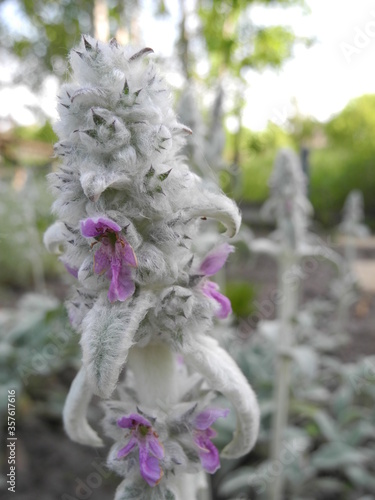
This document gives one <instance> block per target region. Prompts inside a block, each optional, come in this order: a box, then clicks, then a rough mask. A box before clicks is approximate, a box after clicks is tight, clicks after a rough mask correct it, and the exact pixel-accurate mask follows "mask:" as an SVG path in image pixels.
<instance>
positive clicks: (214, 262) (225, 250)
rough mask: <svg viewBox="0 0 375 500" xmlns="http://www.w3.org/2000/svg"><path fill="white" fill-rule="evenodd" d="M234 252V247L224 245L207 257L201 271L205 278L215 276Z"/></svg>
mask: <svg viewBox="0 0 375 500" xmlns="http://www.w3.org/2000/svg"><path fill="white" fill-rule="evenodd" d="M232 252H234V247H233V246H232V245H228V243H224V244H223V245H221V246H220V247H218V248H216V249H215V250H213V251H212V252H210V253H209V254H208V255H207V256H206V258H205V259H204V260H203V262H202V264H201V265H200V268H199V271H200V272H201V273H203V274H204V275H205V276H213V275H214V274H216V273H217V272H218V271H220V269H221V268H222V267H223V266H224V264H225V262H226V260H227V258H228V255H229V254H230V253H232Z"/></svg>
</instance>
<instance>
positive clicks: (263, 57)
mask: <svg viewBox="0 0 375 500" xmlns="http://www.w3.org/2000/svg"><path fill="white" fill-rule="evenodd" d="M253 4H257V5H259V4H262V5H264V6H265V7H267V6H269V5H275V2H270V1H269V0H257V1H255V0H199V2H198V5H199V9H198V12H199V16H200V18H201V21H202V25H203V26H202V28H203V30H202V31H203V35H204V39H205V43H206V48H207V51H208V53H209V56H210V62H211V75H212V76H214V77H218V76H219V75H221V74H222V72H223V71H224V70H227V71H229V73H231V74H232V75H234V76H237V77H239V76H241V70H243V69H249V68H253V69H263V68H265V67H267V66H270V67H280V66H281V65H282V64H283V62H284V61H285V60H286V59H288V58H289V57H290V56H291V54H292V49H293V46H294V44H295V42H296V41H298V40H299V41H303V42H305V43H308V42H309V41H308V40H306V39H301V38H298V37H296V35H295V34H294V33H293V32H292V31H291V30H290V28H288V27H287V26H269V27H265V26H256V25H254V23H253V22H252V20H251V12H250V7H251V6H252V5H253ZM277 4H278V5H281V6H283V7H292V6H296V5H299V6H304V5H305V3H304V2H303V1H302V0H279V1H278V2H277Z"/></svg>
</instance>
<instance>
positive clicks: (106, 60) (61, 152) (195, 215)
mask: <svg viewBox="0 0 375 500" xmlns="http://www.w3.org/2000/svg"><path fill="white" fill-rule="evenodd" d="M151 53H152V50H151V49H149V48H145V49H140V50H137V49H134V48H131V47H120V46H119V45H118V44H117V42H116V41H115V40H112V41H111V42H110V43H109V44H105V43H101V42H97V41H96V40H94V39H92V38H91V37H88V36H86V37H83V38H82V41H81V44H80V46H79V47H78V48H77V49H75V50H73V51H72V53H71V57H70V62H71V66H72V70H73V74H72V76H73V83H70V84H66V85H64V86H63V87H62V90H61V93H60V104H59V113H60V121H59V122H58V123H57V125H56V127H55V130H56V132H57V134H58V136H59V142H58V143H57V144H56V146H55V152H56V155H57V156H60V157H61V158H62V166H61V167H60V169H59V170H58V171H57V172H55V173H53V174H51V175H50V182H51V186H52V189H53V190H54V192H55V194H56V201H55V203H54V206H53V209H54V212H55V213H56V214H57V215H58V217H59V221H58V222H57V223H55V224H54V225H53V226H52V228H51V229H49V230H48V231H47V233H46V237H45V241H46V245H47V246H48V248H49V249H50V250H58V251H60V252H62V253H61V257H60V259H61V261H62V262H63V263H64V265H65V267H66V269H67V270H68V271H69V272H70V273H71V274H72V275H73V276H74V277H75V279H76V291H75V292H74V294H73V296H72V298H71V300H70V301H68V312H69V317H70V320H71V323H72V325H73V326H74V327H75V328H76V329H77V331H78V332H79V333H80V334H81V346H82V353H83V357H82V361H83V366H82V369H81V371H80V372H79V374H78V375H77V378H76V381H75V382H74V383H73V385H72V389H71V391H70V394H69V396H68V398H67V404H66V407H65V411H64V423H65V428H66V431H67V433H68V434H69V436H70V437H71V438H72V439H74V440H76V441H78V442H81V443H84V444H92V445H93V446H98V445H100V444H101V441H100V439H99V437H98V436H97V434H96V433H95V432H94V431H93V430H92V429H91V427H90V426H89V424H88V422H87V419H86V411H87V408H88V405H89V402H90V398H91V396H92V395H93V394H97V395H99V396H101V397H103V398H108V397H109V396H111V395H112V393H114V391H115V388H116V387H117V389H118V390H119V387H120V385H122V384H125V388H129V377H128V374H127V377H126V379H125V382H122V384H120V385H119V384H118V379H119V375H120V372H121V370H122V368H123V366H124V364H125V363H126V362H127V358H128V354H129V353H130V354H129V359H130V360H131V363H130V365H131V367H132V370H130V372H131V371H133V373H134V374H135V375H134V376H136V377H138V380H139V384H141V385H142V384H145V383H146V382H145V380H148V383H149V384H150V387H151V386H152V384H154V386H152V387H151V389H152V390H151V389H149V390H141V389H142V388H141V387H139V388H138V389H137V388H136V387H135V388H134V387H133V389H132V391H130V392H129V394H130V396H129V397H128V404H127V405H126V407H124V415H123V416H122V417H121V420H120V423H118V425H119V426H120V427H121V426H122V427H121V428H124V429H128V431H129V432H131V435H132V441H129V442H128V443H127V444H125V446H123V447H122V448H119V447H118V445H115V446H114V448H113V450H112V452H111V453H112V455H110V456H111V457H112V458H111V459H110V461H109V462H110V463H111V464H112V465H113V468H114V469H115V470H116V471H118V472H119V473H120V474H123V475H126V471H127V470H128V469H129V468H132V467H133V466H134V464H135V463H138V465H140V469H139V468H138V469H136V470H137V471H138V472H136V473H134V477H133V475H132V474H130V476H129V475H127V479H126V480H125V484H124V485H123V486H122V487H121V491H120V490H119V491H120V492H119V493H118V494H117V496H116V498H126V497H125V496H121V495H123V493H121V492H123V491H125V490H126V489H129V488H133V490H134V488H137V487H138V486H137V484H138V482H139V481H141V484H142V488H143V489H144V488H146V489H145V491H146V493H147V491H148V490H147V488H150V487H151V488H153V487H156V486H157V487H158V488H160V489H161V490H160V491H164V492H167V491H172V490H173V484H172V483H173V481H172V479H173V478H172V475H171V474H169V473H168V471H170V469H171V467H172V465H171V462H170V461H168V460H172V458H173V457H175V460H177V461H178V460H179V459H181V460H182V462H183V463H185V461H186V460H187V461H189V458H186V456H187V457H188V455H186V453H185V455H184V454H182V455H181V453H180V454H179V453H178V452H176V450H177V451H178V446H181V445H180V444H178V442H177V441H176V440H174V441H173V439H172V438H171V435H170V434H168V432H169V431H168V425H167V424H166V422H165V418H166V416H165V414H163V412H161V410H160V408H161V406H162V405H161V406H160V401H159V400H160V398H162V396H164V395H165V390H166V387H167V386H168V384H170V383H171V381H172V380H174V375H176V377H178V376H179V375H178V372H176V374H174V372H173V373H172V371H173V370H175V362H174V360H172V361H171V359H170V356H171V355H172V354H173V356H175V354H176V353H179V355H181V356H183V357H184V362H185V363H186V365H187V366H189V367H190V370H194V371H195V372H196V373H198V374H200V375H201V376H203V377H204V378H205V379H206V380H207V382H208V384H209V385H210V386H211V387H212V388H213V389H215V390H218V391H221V392H223V393H224V394H225V395H226V396H227V398H228V399H229V400H230V401H231V402H232V404H233V405H234V407H235V410H236V413H237V430H236V432H235V436H234V440H233V441H232V443H230V444H229V445H228V446H227V448H226V456H232V457H234V456H239V455H241V454H244V453H247V452H248V451H249V450H250V448H251V447H252V446H253V445H254V442H255V439H256V436H257V432H258V426H259V410H258V406H257V403H256V399H255V396H254V394H253V391H252V390H251V388H250V386H249V385H248V383H247V381H246V379H245V377H244V376H243V375H242V374H241V372H240V370H239V368H238V367H237V366H236V365H235V363H234V362H233V360H232V359H231V358H230V357H229V356H228V355H227V354H226V353H225V352H224V351H223V350H222V349H221V348H220V347H219V346H218V344H217V343H216V342H215V341H213V340H212V339H210V338H209V337H208V336H207V333H208V332H209V330H210V328H211V326H212V323H213V317H214V316H215V315H216V316H217V317H219V318H223V317H226V316H227V315H228V314H229V313H230V310H231V309H230V302H229V300H228V299H227V298H226V297H225V296H223V295H222V294H221V293H220V292H219V289H218V285H217V284H216V283H214V282H213V281H211V280H210V279H209V277H211V276H212V275H213V274H214V273H215V272H216V271H217V270H219V269H220V268H221V267H222V266H223V265H224V263H225V260H226V258H227V257H228V255H229V253H230V252H231V251H232V250H231V248H232V247H230V246H229V245H228V244H227V243H226V242H225V241H226V239H227V238H228V237H233V236H234V235H235V234H236V233H237V232H238V229H239V225H240V220H241V218H240V214H239V211H238V208H237V207H236V205H235V204H234V203H233V202H232V201H231V200H229V199H228V198H227V197H226V196H225V195H224V194H222V193H221V192H220V191H219V190H218V189H216V190H214V189H212V187H210V189H208V188H206V187H205V186H204V184H203V183H202V182H201V180H200V179H199V178H198V177H197V175H195V174H193V173H192V172H191V171H190V170H189V168H188V166H187V165H186V164H185V163H184V160H183V159H182V157H181V156H180V155H179V151H180V149H181V147H182V146H183V144H184V136H186V134H189V133H190V132H191V131H190V130H189V129H188V128H187V127H186V126H184V125H182V124H180V123H178V121H177V119H176V115H175V113H174V112H173V110H172V108H171V104H170V95H169V91H168V89H167V87H166V85H165V82H164V79H163V78H162V77H161V75H160V74H159V73H158V71H157V69H156V68H155V66H154V64H153V63H152V61H150V60H149V56H150V54H151ZM207 219H214V220H216V221H219V222H220V223H221V224H222V225H224V226H225V228H226V233H223V235H222V236H221V243H222V244H221V245H219V246H218V248H215V249H212V250H211V252H209V253H208V255H207V256H206V257H205V258H204V257H203V256H201V255H197V254H196V253H195V252H194V250H193V248H195V246H194V245H193V244H192V243H193V242H194V241H196V240H197V239H198V238H199V235H200V233H201V232H202V228H203V226H204V224H205V223H206V222H205V221H206V220H207ZM197 247H199V245H197ZM161 347H163V349H161ZM160 349H161V350H162V351H163V352H164V354H163V356H164V358H165V359H164V361H163V359H161V358H160V356H159V357H158V356H156V355H155V353H156V352H159V351H160ZM150 352H151V355H150V354H149V353H150ZM146 353H148V354H147V356H151V357H150V358H148V357H147V356H146ZM146 357H147V360H148V359H150V360H151V361H150V362H147V363H146V362H145V359H146ZM135 360H138V361H135ZM166 360H168V362H167V361H166ZM141 365H142V366H143V367H144V368H143V369H142V370H140V369H139V367H140V366H141ZM166 367H170V371H171V373H168V374H167V375H166V374H165V373H166V371H168V370H169V368H168V370H166ZM147 377H148V379H147ZM141 379H142V382H141ZM160 380H164V382H163V384H165V385H166V386H165V387H163V388H162V389H163V391H164V392H163V391H162V390H161V385H162V384H161V382H160ZM157 381H159V385H157ZM168 387H169V386H168ZM170 387H171V394H170V395H169V398H167V399H168V400H169V403H170V404H172V403H173V404H172V406H173V408H174V407H175V406H176V405H178V404H179V403H181V401H179V400H178V399H176V398H177V396H173V397H172V392H173V391H172V386H170ZM159 389H160V390H159ZM158 391H159V392H158ZM148 397H149V399H148ZM129 398H130V399H129ZM150 398H151V399H152V401H154V406H153V407H151V408H150V401H151V399H150ZM147 399H148V400H147ZM172 400H173V401H172ZM199 401H200V396H199V395H197V398H196V403H194V405H195V404H197V405H198V406H199V405H201V403H200V402H199ZM165 404H167V402H165ZM194 405H193V406H194ZM151 406H152V405H151ZM138 407H139V408H141V407H142V408H146V409H147V411H149V412H150V415H151V417H152V415H154V417H152V418H151V417H150V418H146V417H144V416H142V415H143V414H142V411H141V410H140V411H138ZM199 407H200V406H199ZM171 411H172V412H173V411H174V410H171ZM207 411H210V410H205V409H204V408H203V407H202V411H201V413H202V415H203V416H202V415H201V414H199V415H197V416H196V420H194V421H193V420H192V421H191V422H190V424H189V425H191V426H192V429H193V428H194V429H196V430H195V431H194V432H195V437H196V443H195V445H194V443H193V444H191V446H193V448H194V446H198V445H197V443H198V442H199V443H201V444H202V443H203V442H205V443H206V445H207V446H208V447H211V442H208V441H207V440H209V437H210V436H211V432H212V431H211V430H209V427H204V428H203V427H202V425H203V424H202V421H203V420H204V418H206V416H207V415H208V416H210V415H211V416H212V413H207ZM155 415H156V416H157V424H155V425H156V427H157V429H159V431H160V433H161V434H160V436H163V439H164V437H165V439H164V440H165V442H166V443H168V450H171V451H170V452H169V451H168V450H167V448H166V449H165V450H164V451H163V447H162V444H161V442H159V438H157V437H156V433H157V431H156V430H155V429H156V427H155V426H154V420H153V418H156V417H155ZM207 418H208V417H207ZM210 418H211V417H210ZM208 420H209V419H208ZM112 424H113V421H112ZM114 425H115V428H116V429H117V427H116V426H117V424H116V423H114ZM166 425H167V427H166ZM194 425H195V426H196V427H194ZM201 427H202V428H201ZM119 430H121V429H117V431H119ZM117 431H116V432H117ZM198 431H199V432H198ZM163 433H164V434H163ZM165 433H166V434H165ZM185 438H186V439H187V437H186V436H185V437H184V439H185ZM145 443H146V444H147V446H150V447H151V448H152V447H153V448H152V449H153V450H154V454H152V453H151V452H150V453H151V454H147V453H146V452H145V449H144V448H143V445H145V446H146V444H145ZM116 446H117V447H116ZM133 448H134V450H135V449H137V450H139V458H137V457H138V455H137V453H135V452H134V450H133ZM151 448H150V449H151ZM210 449H211V448H210ZM132 450H133V451H132ZM131 451H132V452H131ZM113 453H114V454H115V455H113ZM145 453H146V455H145ZM175 453H177V455H175ZM177 456H178V457H180V458H176V457H177ZM171 457H172V458H171ZM181 457H182V458H181ZM183 457H185V458H183ZM210 457H211V459H212V460H211V462H210V463H208V464H207V461H206V462H205V459H206V458H207V457H204V458H202V464H205V466H206V468H207V470H209V468H210V467H211V469H212V470H213V468H214V466H216V465H217V457H216V455H215V452H214V450H213V449H212V456H211V455H210ZM137 460H138V462H137ZM151 462H152V467H151ZM182 462H181V464H182ZM175 465H176V464H175ZM149 466H150V467H151V469H152V471H153V472H152V474H151V475H148V472H147V471H148V467H149ZM173 467H174V466H173ZM198 469H199V467H198ZM129 470H130V469H129ZM132 470H133V469H132ZM179 470H180V471H190V470H191V469H190V468H189V467H188V466H186V467H185V466H184V467H182V465H181V467H180V468H178V467H177V472H178V471H179ZM194 470H196V469H194ZM139 471H140V472H139ZM167 473H168V474H167ZM139 474H140V475H139ZM158 474H159V476H160V477H158ZM167 476H168V477H167ZM129 478H130V479H129ZM131 478H133V479H131ZM129 481H130V483H131V484H129ZM142 481H143V482H142ZM159 481H160V485H159ZM142 491H143V490H142ZM146 493H145V495H146ZM148 494H149V493H147V495H148ZM142 495H143V493H142ZM147 495H146V496H143V498H148V496H147ZM150 495H151V493H150ZM151 496H152V495H151ZM151 496H150V498H151ZM170 498H173V497H170Z"/></svg>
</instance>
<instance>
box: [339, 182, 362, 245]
mask: <svg viewBox="0 0 375 500" xmlns="http://www.w3.org/2000/svg"><path fill="white" fill-rule="evenodd" d="M343 212H344V216H343V220H342V222H341V223H340V225H339V227H338V229H339V231H340V232H341V233H343V234H346V235H348V236H356V237H359V238H364V237H366V236H368V235H369V234H370V230H369V228H368V227H367V226H366V225H365V224H363V220H364V217H365V214H364V202H363V193H362V191H359V190H358V189H353V190H352V191H350V193H349V194H348V196H347V198H346V200H345V204H344V209H343Z"/></svg>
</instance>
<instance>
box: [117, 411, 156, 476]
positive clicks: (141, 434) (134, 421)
mask: <svg viewBox="0 0 375 500" xmlns="http://www.w3.org/2000/svg"><path fill="white" fill-rule="evenodd" d="M117 425H119V426H120V427H122V428H123V429H130V439H129V441H128V443H127V444H126V445H125V446H124V447H123V448H121V450H119V452H118V453H117V458H123V457H126V456H127V455H128V454H129V453H130V452H131V451H132V450H133V449H134V448H135V447H136V446H138V449H139V468H140V472H141V476H142V477H143V479H144V480H145V481H147V483H148V484H149V485H150V486H156V485H157V484H158V483H159V482H160V480H161V478H162V476H163V471H162V469H161V467H160V465H159V460H161V459H162V458H164V448H163V446H162V444H161V443H160V441H159V439H158V437H159V436H158V435H157V434H156V432H155V431H154V430H153V429H152V425H151V423H150V422H149V421H148V420H147V419H146V418H144V417H142V416H141V415H139V414H138V413H131V414H130V415H128V416H124V417H121V418H120V419H118V420H117Z"/></svg>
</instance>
